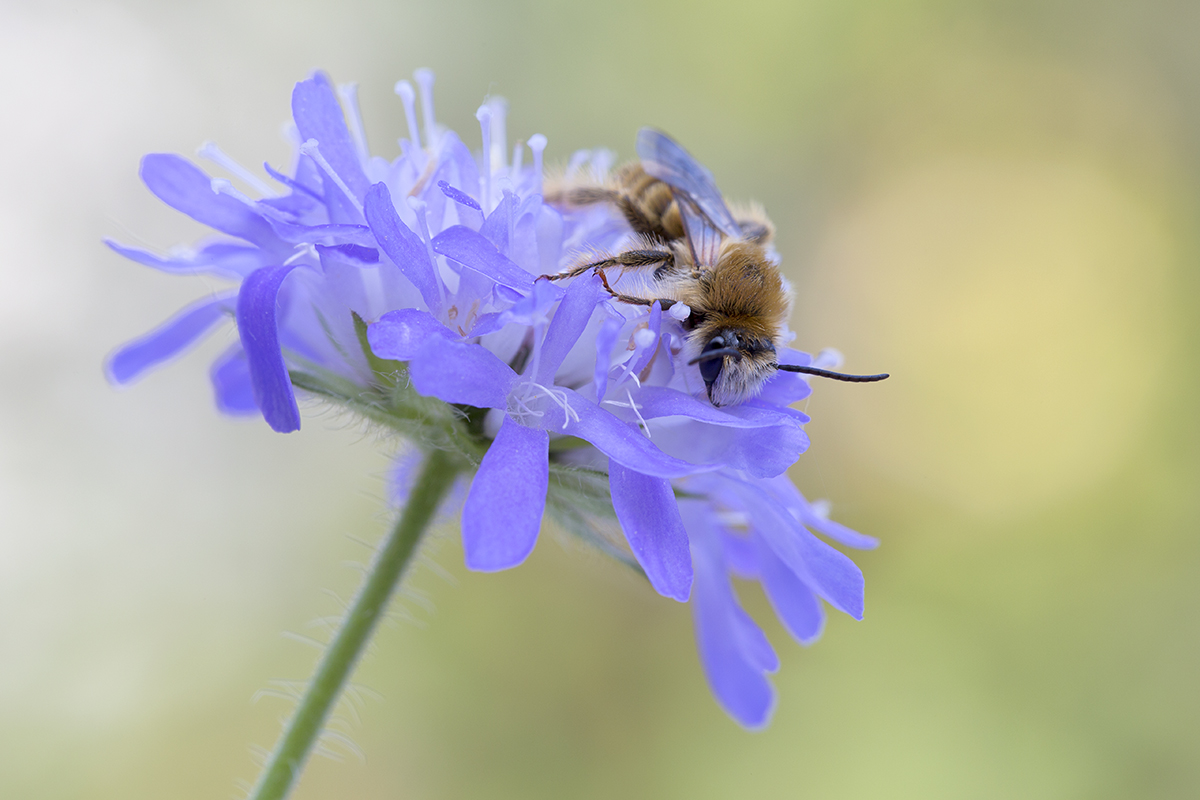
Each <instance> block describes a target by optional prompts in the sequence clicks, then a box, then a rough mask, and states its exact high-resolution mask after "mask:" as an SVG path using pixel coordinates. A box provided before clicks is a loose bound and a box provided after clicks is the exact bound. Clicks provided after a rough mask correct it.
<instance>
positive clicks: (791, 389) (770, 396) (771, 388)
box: [758, 347, 812, 406]
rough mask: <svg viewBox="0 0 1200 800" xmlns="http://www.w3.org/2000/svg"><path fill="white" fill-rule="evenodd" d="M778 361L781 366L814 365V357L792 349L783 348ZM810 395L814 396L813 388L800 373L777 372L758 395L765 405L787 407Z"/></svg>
mask: <svg viewBox="0 0 1200 800" xmlns="http://www.w3.org/2000/svg"><path fill="white" fill-rule="evenodd" d="M776 360H778V362H779V363H780V364H790V365H793V366H798V367H807V366H808V365H810V364H812V356H810V355H809V354H808V353H803V352H801V351H799V350H793V349H791V348H790V347H784V348H782V349H781V350H780V351H779V352H778V353H777V354H776ZM810 394H812V387H810V386H809V385H808V381H806V380H805V379H804V378H803V377H802V376H801V375H799V374H798V373H795V372H776V373H775V375H774V376H773V377H772V378H771V379H770V380H768V381H767V382H766V383H765V384H763V388H762V391H760V392H759V393H758V399H759V400H760V401H762V402H764V403H772V404H774V405H780V406H787V405H791V404H792V403H796V402H799V401H800V400H803V399H804V398H806V397H808V396H809V395H810Z"/></svg>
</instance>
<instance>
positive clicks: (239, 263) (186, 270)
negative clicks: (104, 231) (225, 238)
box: [104, 239, 264, 278]
mask: <svg viewBox="0 0 1200 800" xmlns="http://www.w3.org/2000/svg"><path fill="white" fill-rule="evenodd" d="M104 243H105V244H106V245H108V246H109V247H110V248H112V249H113V250H114V251H116V252H117V253H120V254H121V255H123V256H125V257H126V258H128V259H130V260H132V261H136V262H137V263H139V264H142V265H144V266H147V267H153V268H154V269H157V270H162V271H163V272H167V273H170V274H173V275H197V274H202V273H210V274H213V275H219V276H221V277H223V278H244V277H245V276H247V275H249V274H250V273H251V272H253V271H254V270H256V269H258V268H259V267H261V266H262V265H263V255H264V253H263V251H262V250H261V249H260V248H257V247H247V246H246V245H243V244H232V243H227V242H218V243H216V244H210V245H208V246H207V247H204V248H202V249H201V250H200V251H199V252H196V253H192V254H190V255H187V256H167V257H165V258H164V257H163V256H156V255H155V254H154V253H151V252H149V251H146V250H141V249H139V248H136V247H126V246H125V245H123V244H120V243H119V242H114V241H113V240H112V239H105V240H104Z"/></svg>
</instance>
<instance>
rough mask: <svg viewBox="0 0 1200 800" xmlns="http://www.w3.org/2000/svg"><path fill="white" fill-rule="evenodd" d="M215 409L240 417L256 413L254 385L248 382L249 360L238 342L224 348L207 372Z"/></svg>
mask: <svg viewBox="0 0 1200 800" xmlns="http://www.w3.org/2000/svg"><path fill="white" fill-rule="evenodd" d="M209 378H210V379H211V380H212V385H213V393H214V394H215V395H216V401H217V410H218V411H220V412H221V413H222V414H229V415H231V416H236V417H242V416H248V415H250V414H257V413H258V405H257V404H255V402H254V387H253V386H252V385H251V383H250V362H249V361H247V360H246V351H245V350H243V349H242V346H241V345H240V344H235V345H233V346H232V347H230V348H229V349H228V350H226V351H225V352H224V353H222V354H221V356H220V357H219V358H218V359H217V360H216V361H214V362H213V365H212V370H211V371H210V372H209Z"/></svg>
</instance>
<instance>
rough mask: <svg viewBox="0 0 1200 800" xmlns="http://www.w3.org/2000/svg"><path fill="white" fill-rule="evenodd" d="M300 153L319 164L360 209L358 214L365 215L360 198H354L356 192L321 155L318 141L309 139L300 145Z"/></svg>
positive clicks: (348, 198) (347, 197)
mask: <svg viewBox="0 0 1200 800" xmlns="http://www.w3.org/2000/svg"><path fill="white" fill-rule="evenodd" d="M300 152H301V153H304V155H306V156H308V157H309V158H311V159H312V160H313V161H315V162H317V166H318V167H320V168H321V170H322V171H323V172H324V173H325V174H326V175H328V176H329V178H330V180H332V181H333V182H334V183H335V184H337V187H338V188H339V189H341V190H342V194H344V195H346V199H347V200H349V201H350V203H351V204H352V205H353V206H354V207H355V208H356V209H358V213H360V214H361V213H363V207H362V203H360V202H358V198H357V197H355V196H354V192H352V191H350V187H349V186H347V185H346V182H345V181H344V180H342V176H341V175H338V174H337V173H336V172H335V171H334V169H333V166H332V165H331V164H330V163H329V162H328V161H326V160H325V156H323V155H321V144H320V142H318V141H317V140H316V139H309V140H308V141H306V142H305V143H304V144H302V145H300Z"/></svg>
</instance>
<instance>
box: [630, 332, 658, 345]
mask: <svg viewBox="0 0 1200 800" xmlns="http://www.w3.org/2000/svg"><path fill="white" fill-rule="evenodd" d="M656 339H658V336H657V334H655V333H654V331H652V330H650V329H649V328H640V329H639V330H636V331H634V333H633V343H634V344H635V345H637V346H638V347H640V348H645V347H649V346H650V345H652V344H654V342H655V340H656Z"/></svg>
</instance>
